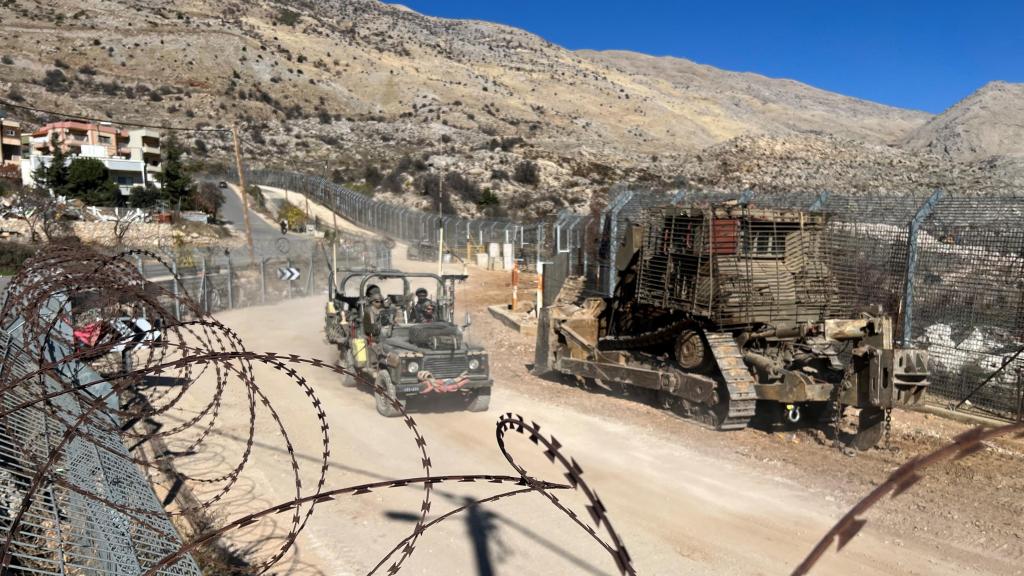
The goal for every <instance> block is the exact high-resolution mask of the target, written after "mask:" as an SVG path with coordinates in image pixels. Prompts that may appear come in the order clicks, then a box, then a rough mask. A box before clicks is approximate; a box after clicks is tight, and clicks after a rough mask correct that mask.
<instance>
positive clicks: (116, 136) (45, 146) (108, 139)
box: [32, 121, 129, 157]
mask: <svg viewBox="0 0 1024 576" xmlns="http://www.w3.org/2000/svg"><path fill="white" fill-rule="evenodd" d="M54 133H56V134H57V141H58V142H59V143H60V146H61V148H62V149H63V150H64V152H65V153H66V154H72V155H74V154H81V153H82V146H103V147H104V148H106V155H107V156H109V157H116V156H118V155H125V156H127V155H128V154H129V152H128V133H127V132H125V131H123V130H120V129H118V128H116V127H115V126H113V125H110V124H105V123H100V124H94V123H92V122H78V121H66V122H51V123H50V124H47V125H45V126H43V127H41V128H39V129H38V130H36V131H35V132H33V133H32V153H33V154H39V155H41V156H47V155H49V154H51V153H52V151H51V150H50V145H51V144H50V142H51V138H52V137H53V134H54Z"/></svg>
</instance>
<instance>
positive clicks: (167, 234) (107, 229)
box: [0, 219, 244, 250]
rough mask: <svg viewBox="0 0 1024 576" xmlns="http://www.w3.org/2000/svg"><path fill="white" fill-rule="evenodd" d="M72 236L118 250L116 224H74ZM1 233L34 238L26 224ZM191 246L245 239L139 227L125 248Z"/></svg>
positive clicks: (8, 223) (11, 223) (7, 224)
mask: <svg viewBox="0 0 1024 576" xmlns="http://www.w3.org/2000/svg"><path fill="white" fill-rule="evenodd" d="M70 224H71V228H70V230H71V232H72V233H73V234H74V235H75V236H77V237H78V238H79V239H81V240H82V242H85V243H86V244H95V245H99V246H115V245H116V244H117V238H116V236H115V234H114V223H113V222H71V223H70ZM0 230H3V231H6V232H17V233H20V234H21V236H20V239H21V240H22V241H28V240H29V239H30V238H31V233H30V232H29V227H28V224H27V223H25V222H24V221H23V220H14V219H0ZM182 243H184V244H188V245H190V246H195V247H206V246H224V247H231V246H241V245H242V244H243V243H244V238H242V237H240V236H232V237H220V236H218V235H217V234H216V232H215V229H214V227H212V226H202V225H195V224H192V225H189V226H188V227H187V228H186V229H183V228H182V227H181V226H177V225H173V224H157V223H144V222H140V223H135V224H132V225H131V227H130V228H129V229H128V232H127V233H126V234H125V236H124V245H125V246H128V247H131V248H142V249H149V250H153V249H156V248H159V247H160V246H165V247H167V246H175V245H180V244H182Z"/></svg>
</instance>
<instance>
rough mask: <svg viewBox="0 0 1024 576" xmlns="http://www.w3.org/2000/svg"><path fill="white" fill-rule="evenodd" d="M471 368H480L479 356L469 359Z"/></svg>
mask: <svg viewBox="0 0 1024 576" xmlns="http://www.w3.org/2000/svg"><path fill="white" fill-rule="evenodd" d="M469 369H470V370H479V369H480V360H479V359H477V358H473V359H471V360H470V361H469Z"/></svg>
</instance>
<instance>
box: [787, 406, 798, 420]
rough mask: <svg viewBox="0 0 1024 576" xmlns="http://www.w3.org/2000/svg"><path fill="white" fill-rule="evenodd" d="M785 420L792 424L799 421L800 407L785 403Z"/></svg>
mask: <svg viewBox="0 0 1024 576" xmlns="http://www.w3.org/2000/svg"><path fill="white" fill-rule="evenodd" d="M786 420H788V421H790V422H791V423H793V424H796V423H797V422H799V421H800V407H799V406H794V405H792V404H786Z"/></svg>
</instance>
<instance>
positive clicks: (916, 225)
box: [900, 189, 945, 347]
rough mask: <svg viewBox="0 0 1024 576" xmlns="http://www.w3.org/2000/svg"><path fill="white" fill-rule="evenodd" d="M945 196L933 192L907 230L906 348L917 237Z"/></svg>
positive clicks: (912, 322)
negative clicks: (926, 220)
mask: <svg viewBox="0 0 1024 576" xmlns="http://www.w3.org/2000/svg"><path fill="white" fill-rule="evenodd" d="M944 194H945V191H944V190H942V189H939V190H936V191H935V192H932V195H931V196H929V197H928V199H927V200H925V202H924V204H922V205H921V207H920V208H918V209H917V214H915V215H914V218H913V219H912V220H911V221H910V226H909V228H908V230H907V269H906V276H905V277H904V279H903V334H902V336H901V339H900V343H901V344H902V345H903V346H905V347H909V346H910V337H911V331H912V329H913V326H914V274H915V273H916V272H917V237H918V235H919V233H920V231H921V225H922V224H924V221H925V219H926V218H928V216H929V215H930V214H931V213H932V211H933V210H935V206H936V204H938V203H939V200H941V199H942V196H943V195H944Z"/></svg>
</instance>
